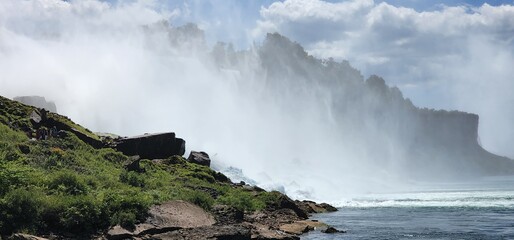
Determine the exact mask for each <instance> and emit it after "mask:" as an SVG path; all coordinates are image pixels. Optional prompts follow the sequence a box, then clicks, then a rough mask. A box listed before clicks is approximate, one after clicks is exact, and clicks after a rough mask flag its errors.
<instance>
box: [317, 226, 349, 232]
mask: <svg viewBox="0 0 514 240" xmlns="http://www.w3.org/2000/svg"><path fill="white" fill-rule="evenodd" d="M321 232H323V233H346V231H339V230H337V229H335V228H334V227H328V228H327V229H325V230H322V231H321Z"/></svg>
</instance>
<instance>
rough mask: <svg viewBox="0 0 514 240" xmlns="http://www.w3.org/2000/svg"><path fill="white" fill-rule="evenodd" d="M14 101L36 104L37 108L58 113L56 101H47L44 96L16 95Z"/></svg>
mask: <svg viewBox="0 0 514 240" xmlns="http://www.w3.org/2000/svg"><path fill="white" fill-rule="evenodd" d="M13 100H14V101H18V102H21V103H24V104H27V105H30V106H34V107H37V108H44V109H46V110H48V111H50V112H54V113H57V107H56V106H55V103H54V102H51V101H46V99H45V98H44V97H40V96H21V97H14V98H13Z"/></svg>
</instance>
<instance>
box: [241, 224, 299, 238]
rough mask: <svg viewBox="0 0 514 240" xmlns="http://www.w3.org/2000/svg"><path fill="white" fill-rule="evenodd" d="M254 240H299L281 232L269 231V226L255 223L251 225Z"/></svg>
mask: <svg viewBox="0 0 514 240" xmlns="http://www.w3.org/2000/svg"><path fill="white" fill-rule="evenodd" d="M251 229H252V237H251V239H254V240H271V239H273V240H299V239H300V237H298V236H296V235H292V234H289V233H285V232H282V231H278V230H274V229H270V228H269V226H266V225H262V224H259V223H255V224H252V225H251Z"/></svg>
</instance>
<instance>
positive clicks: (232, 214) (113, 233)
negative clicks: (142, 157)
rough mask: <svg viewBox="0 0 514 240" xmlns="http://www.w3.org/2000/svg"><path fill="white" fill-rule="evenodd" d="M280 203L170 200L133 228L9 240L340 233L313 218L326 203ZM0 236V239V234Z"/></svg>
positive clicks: (284, 238) (290, 239)
mask: <svg viewBox="0 0 514 240" xmlns="http://www.w3.org/2000/svg"><path fill="white" fill-rule="evenodd" d="M234 187H241V188H243V187H244V188H246V189H248V191H253V192H255V193H257V192H261V191H262V189H260V188H258V187H252V186H249V185H240V184H234ZM276 194H277V195H279V201H277V202H276V204H273V205H270V206H267V207H266V209H264V210H261V211H256V212H244V211H241V210H238V209H236V208H234V207H230V206H227V205H216V206H214V207H213V208H212V210H211V211H206V210H204V209H202V208H201V207H199V206H196V205H194V204H192V203H189V202H186V201H181V200H174V201H169V202H165V203H162V204H159V205H155V206H152V207H151V208H150V209H149V211H148V213H149V215H148V218H147V219H146V221H144V222H142V223H139V224H136V225H135V226H125V227H122V226H120V225H116V226H114V227H111V228H110V229H108V230H107V231H106V232H104V233H100V234H98V235H95V236H76V235H69V236H63V235H43V236H34V235H29V234H23V233H16V234H13V235H11V236H10V237H8V238H7V239H11V240H51V239H102V240H103V239H105V240H122V239H142V240H143V239H152V240H157V239H162V240H175V239H176V240H179V239H220V240H221V239H241V240H244V239H258V240H264V239H280V240H296V239H300V236H301V235H302V234H305V233H307V232H310V231H321V232H324V233H327V234H333V233H345V231H340V230H336V229H335V228H333V227H331V226H329V225H327V224H325V223H323V222H320V221H317V220H314V219H309V217H310V216H311V215H312V214H314V213H327V212H333V211H337V209H336V208H335V207H333V206H331V205H329V204H326V203H320V204H318V203H315V202H312V201H298V200H296V201H293V200H292V199H290V198H289V197H287V196H286V195H284V194H281V193H278V192H276ZM0 239H1V238H0Z"/></svg>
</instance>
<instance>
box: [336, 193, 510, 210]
mask: <svg viewBox="0 0 514 240" xmlns="http://www.w3.org/2000/svg"><path fill="white" fill-rule="evenodd" d="M332 204H334V205H335V206H336V207H350V208H370V207H476V208H483V207H500V208H514V191H476V190H475V191H453V192H449V191H439V192H412V193H390V194H368V195H364V196H360V197H353V198H350V199H347V200H341V201H336V202H332Z"/></svg>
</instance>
